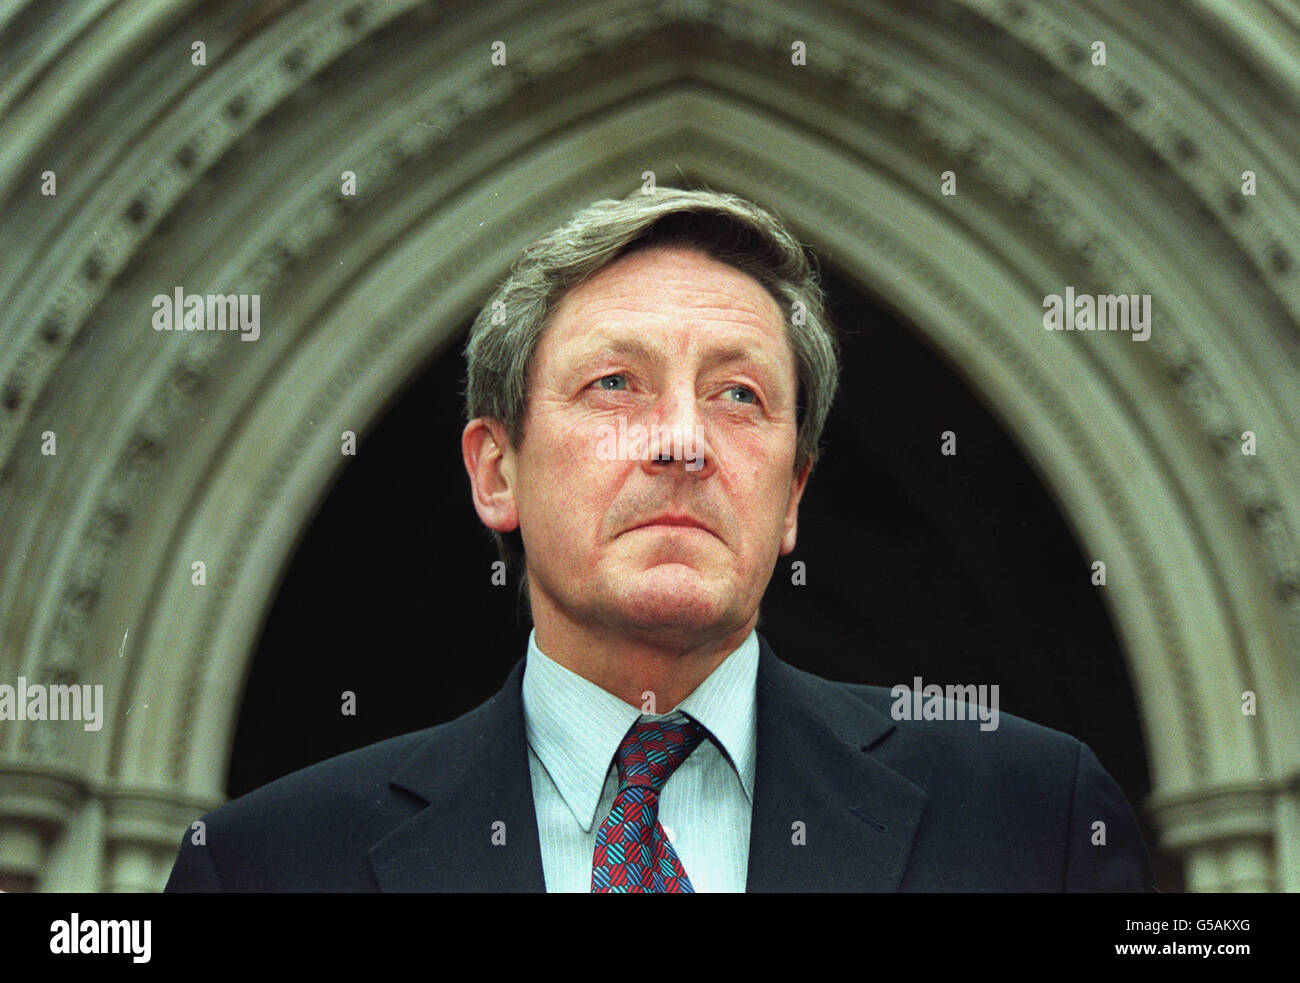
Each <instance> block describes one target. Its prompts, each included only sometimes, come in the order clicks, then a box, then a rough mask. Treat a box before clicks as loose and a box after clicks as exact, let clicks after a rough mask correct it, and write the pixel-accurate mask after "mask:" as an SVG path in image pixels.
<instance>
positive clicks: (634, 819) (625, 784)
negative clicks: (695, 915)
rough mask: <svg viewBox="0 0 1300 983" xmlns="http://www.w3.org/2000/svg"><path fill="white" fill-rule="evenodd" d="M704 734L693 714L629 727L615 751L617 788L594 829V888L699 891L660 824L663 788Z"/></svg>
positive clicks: (629, 891) (620, 891)
mask: <svg viewBox="0 0 1300 983" xmlns="http://www.w3.org/2000/svg"><path fill="white" fill-rule="evenodd" d="M704 734H705V731H704V727H703V726H701V725H700V724H699V723H697V722H696V721H694V720H692V719H691V718H689V717H683V718H681V719H663V720H643V721H639V722H637V723H635V724H633V725H632V727H631V729H629V730H628V732H627V734H626V736H624V738H623V740H622V742H621V743H620V744H619V746H618V751H617V752H615V754H614V762H615V764H617V766H618V793H617V794H616V795H615V796H614V805H613V808H611V809H610V811H609V818H608V819H606V820H605V822H604V824H603V825H602V826H601V827H600V829H599V830H598V831H597V833H596V852H595V855H594V856H593V857H592V864H591V890H592V892H593V893H597V894H645V893H666V894H694V893H695V889H694V888H693V887H691V881H690V878H689V877H687V876H686V871H685V870H684V869H682V864H681V861H680V860H678V859H677V851H676V850H674V849H673V845H672V844H671V843H669V842H668V837H667V836H666V835H665V834H664V828H663V826H662V825H660V823H659V793H660V791H661V790H662V789H663V787H664V784H665V783H666V782H667V781H668V776H669V775H671V774H672V773H673V772H674V771H676V769H677V766H678V765H680V764H681V763H682V762H683V761H685V760H686V759H687V757H688V756H689V755H690V753H691V752H692V751H694V750H695V748H696V747H697V746H698V745H699V743H700V741H702V740H703V739H704Z"/></svg>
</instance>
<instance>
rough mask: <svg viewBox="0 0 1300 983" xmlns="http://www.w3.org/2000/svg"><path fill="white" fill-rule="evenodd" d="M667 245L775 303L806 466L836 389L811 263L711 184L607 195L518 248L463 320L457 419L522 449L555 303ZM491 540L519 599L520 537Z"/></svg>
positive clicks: (799, 454)
mask: <svg viewBox="0 0 1300 983" xmlns="http://www.w3.org/2000/svg"><path fill="white" fill-rule="evenodd" d="M665 245H671V246H684V247H691V248H694V249H698V250H700V251H701V252H703V253H705V254H707V255H709V256H711V257H712V258H713V259H715V260H718V261H719V262H722V263H726V264H728V265H730V266H732V267H734V268H736V269H738V270H740V271H741V272H742V273H746V274H748V275H749V276H751V277H753V278H754V279H755V280H757V281H758V282H759V283H760V284H762V285H763V287H764V288H766V290H767V291H768V293H770V294H771V295H772V297H773V298H774V299H775V300H776V302H777V304H778V305H779V306H780V309H781V313H782V317H783V319H784V321H785V325H786V335H787V337H788V339H789V341H790V346H791V348H792V350H793V352H794V356H795V363H796V368H797V374H798V383H799V387H798V401H797V403H796V420H797V422H798V426H799V431H798V439H797V447H796V452H795V471H796V472H797V471H798V470H799V469H801V468H802V467H803V466H804V465H805V464H815V463H816V461H817V458H818V455H819V453H820V443H819V442H820V439H821V433H822V427H823V426H824V425H825V423H826V416H827V414H828V413H829V412H830V408H831V403H832V402H833V401H834V399H835V391H836V388H837V387H838V385H839V342H838V339H837V338H836V337H835V332H834V330H833V328H832V327H831V324H830V322H829V319H828V318H827V315H826V305H825V296H824V294H823V292H822V288H821V284H820V281H819V277H818V272H817V269H816V267H815V265H814V264H813V262H812V261H811V259H810V257H809V255H808V253H807V252H805V250H804V247H803V246H802V245H801V244H800V243H799V241H798V240H797V239H796V238H795V237H794V236H793V235H792V234H791V233H790V231H789V230H788V229H787V228H786V227H785V226H784V225H783V224H782V223H781V221H780V220H779V219H777V218H776V217H775V216H773V215H771V214H770V213H768V212H767V211H764V210H763V209H762V208H759V207H758V206H757V205H755V204H753V203H751V202H748V201H746V200H745V199H743V198H740V197H737V196H736V195H731V194H723V193H720V192H714V191H691V190H682V189H678V188H660V189H658V190H657V191H656V192H655V193H654V194H651V195H647V194H642V193H640V192H639V191H638V192H635V193H633V194H631V195H629V196H628V197H626V198H623V199H621V200H619V199H613V198H607V199H604V200H603V201H597V202H595V203H594V204H592V205H588V206H587V207H586V208H583V209H581V210H579V211H578V212H576V213H575V214H574V215H573V217H572V218H570V219H569V221H568V222H566V223H565V224H564V225H562V226H560V227H559V228H558V229H556V230H555V231H553V232H550V233H548V234H547V235H544V236H542V237H541V238H540V239H537V240H535V241H534V242H533V243H532V244H531V245H529V246H527V247H526V248H525V249H524V251H523V254H522V255H521V256H520V257H519V259H518V260H516V261H515V263H514V265H513V266H512V267H511V270H510V274H509V276H508V277H507V278H506V279H505V281H504V282H503V283H502V284H501V285H500V286H499V287H498V288H497V291H496V293H494V294H493V295H492V297H491V298H490V299H489V300H488V302H487V303H486V304H485V305H484V306H483V309H482V310H481V311H479V314H478V316H477V317H476V318H475V319H474V324H473V325H472V326H471V327H470V331H469V339H468V341H467V342H466V344H465V351H464V354H465V359H466V362H467V363H468V374H467V380H466V388H465V412H466V420H467V421H469V420H473V419H476V418H478V417H489V418H492V419H495V420H498V421H500V423H501V424H502V425H503V426H504V428H505V431H506V435H507V437H509V439H510V443H511V446H513V447H519V446H521V445H522V443H523V440H524V420H525V417H526V416H527V412H528V384H529V380H530V373H531V369H532V362H533V353H534V352H535V351H536V349H537V344H538V342H539V341H540V340H541V337H542V334H543V332H544V331H545V330H546V327H547V325H548V322H549V321H550V319H551V316H552V315H553V314H554V311H555V308H556V305H557V304H558V303H559V301H560V299H561V298H562V297H563V296H564V295H565V294H566V293H567V292H568V291H569V290H572V289H573V288H574V287H576V286H578V285H579V284H581V283H583V282H584V281H585V280H587V279H589V278H590V277H592V276H594V275H595V274H596V273H598V272H600V271H601V270H602V269H604V268H605V267H607V266H609V265H610V264H611V263H613V262H614V261H615V260H617V259H620V258H621V257H623V256H626V255H627V254H628V253H631V252H634V251H636V250H640V249H645V248H648V247H651V246H665ZM492 536H493V538H494V539H495V540H496V544H497V549H498V551H499V553H500V555H501V557H502V559H503V560H505V561H506V563H507V565H508V566H509V567H511V568H513V569H514V570H516V571H518V572H519V576H520V584H521V596H522V597H525V598H526V597H527V589H528V588H527V571H526V570H525V568H524V565H523V563H522V560H523V537H522V536H521V535H520V534H519V531H518V530H514V531H513V532H511V533H509V534H507V535H505V536H503V535H502V534H500V533H498V532H495V531H493V532H492Z"/></svg>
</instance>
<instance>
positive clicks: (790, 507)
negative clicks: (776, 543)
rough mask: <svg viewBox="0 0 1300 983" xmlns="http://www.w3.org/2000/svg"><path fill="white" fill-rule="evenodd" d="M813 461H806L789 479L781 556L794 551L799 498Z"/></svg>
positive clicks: (805, 484)
mask: <svg viewBox="0 0 1300 983" xmlns="http://www.w3.org/2000/svg"><path fill="white" fill-rule="evenodd" d="M812 466H813V462H812V461H808V462H807V463H806V464H805V465H804V466H803V467H802V468H800V469H799V472H798V473H797V474H796V475H795V476H794V477H793V478H792V479H791V481H790V501H789V502H788V503H786V507H785V529H784V531H783V532H782V534H781V554H780V555H781V556H786V555H787V554H789V553H793V552H794V541H795V533H796V532H797V530H798V525H799V500H800V499H801V498H803V490H804V488H805V487H806V486H807V484H808V475H810V474H811V473H812Z"/></svg>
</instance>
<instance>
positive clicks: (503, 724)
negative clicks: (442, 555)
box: [167, 635, 1153, 891]
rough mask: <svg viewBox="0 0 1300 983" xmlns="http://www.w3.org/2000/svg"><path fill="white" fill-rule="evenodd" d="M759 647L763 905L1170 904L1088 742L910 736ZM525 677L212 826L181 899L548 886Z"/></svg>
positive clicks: (755, 862)
mask: <svg viewBox="0 0 1300 983" xmlns="http://www.w3.org/2000/svg"><path fill="white" fill-rule="evenodd" d="M759 651H760V654H759V663H758V678H757V702H758V706H757V712H758V745H757V755H758V761H757V771H756V775H755V781H754V804H753V821H752V826H751V831H750V841H749V870H748V882H747V890H749V891H1063V890H1064V891H1139V890H1151V889H1153V886H1152V878H1151V870H1150V866H1149V863H1148V860H1147V854H1146V850H1145V848H1144V846H1143V844H1142V840H1141V837H1140V836H1139V834H1138V830H1137V826H1136V823H1135V822H1134V819H1133V814H1132V812H1131V810H1130V809H1129V806H1128V803H1127V802H1126V801H1125V799H1124V796H1123V794H1122V793H1121V792H1120V790H1119V788H1118V787H1117V786H1116V784H1115V782H1114V781H1113V780H1112V779H1111V777H1110V776H1109V775H1108V774H1107V773H1106V771H1105V770H1104V769H1103V768H1102V767H1101V765H1100V764H1099V763H1098V761H1097V759H1096V757H1095V756H1094V755H1093V753H1092V751H1090V750H1089V749H1088V747H1087V745H1085V744H1081V743H1080V742H1079V741H1077V740H1075V739H1074V738H1073V737H1070V736H1068V735H1066V734H1062V733H1060V732H1058V731H1054V730H1049V729H1048V728H1046V727H1041V726H1039V725H1037V724H1032V723H1029V722H1028V721H1025V720H1021V719H1019V718H1017V717H1014V716H1012V715H1010V714H1005V713H1003V714H1000V716H999V726H998V729H997V730H993V731H981V730H980V729H979V723H978V722H977V721H971V720H965V721H959V720H951V721H895V720H893V719H892V717H891V716H890V712H889V710H890V706H891V704H892V703H893V702H894V700H893V697H892V696H891V695H890V691H889V690H888V689H886V688H883V687H877V686H859V685H853V684H849V683H836V682H829V681H827V680H824V679H821V678H819V677H817V676H814V675H811V674H809V673H806V672H802V671H800V670H798V669H795V668H794V667H792V666H789V665H787V664H785V663H784V662H782V661H781V660H779V659H778V658H777V657H776V655H775V654H774V653H773V651H772V649H771V647H770V646H769V645H768V644H767V641H766V640H765V639H763V638H762V636H761V635H760V636H759ZM523 668H524V661H523V660H522V659H521V660H520V661H519V662H518V663H517V664H516V665H515V667H514V669H513V670H512V671H511V673H510V676H509V678H508V679H507V680H506V684H505V686H504V687H503V688H502V689H501V691H500V692H499V693H497V695H496V696H494V697H492V699H490V700H488V701H487V702H486V703H484V704H483V705H482V706H479V707H478V708H476V709H474V710H471V711H470V712H469V713H466V714H464V715H463V716H461V717H458V718H457V719H455V720H453V721H451V722H449V723H445V724H440V725H439V726H436V727H431V728H428V729H426V730H422V731H417V732H416V733H412V734H406V735H404V736H402V737H395V738H392V739H391V740H387V741H383V742H381V743H378V744H373V745H371V746H369V747H364V748H361V749H359V750H357V751H352V752H349V753H347V754H343V755H340V756H338V757H335V758H331V759H330V760H328V761H324V762H321V763H320V764H316V765H313V766H311V767H310V768H305V769H303V770H301V771H298V772H294V773H293V774H291V775H287V776H285V777H284V778H281V779H279V780H277V781H274V782H272V783H270V784H269V785H265V786H263V787H262V788H260V789H258V790H256V791H254V792H251V793H249V794H248V795H245V796H242V797H241V798H239V799H236V800H234V801H233V802H230V803H227V804H226V805H224V806H222V807H221V808H219V809H216V810H215V811H213V812H211V813H209V814H208V815H207V816H205V817H204V822H205V824H206V830H205V834H206V845H203V846H196V845H194V844H193V843H192V841H191V832H190V831H189V830H187V831H186V834H185V837H184V838H183V840H182V846H181V851H180V855H179V856H178V857H177V860H176V864H175V867H174V868H173V870H172V874H171V878H170V879H169V880H168V882H167V890H168V891H544V890H545V882H544V880H543V876H542V858H541V849H540V846H539V844H538V833H537V818H536V815H535V813H534V809H533V793H532V785H531V781H530V778H529V771H528V752H527V746H526V741H525V737H524V715H523V703H522V698H521V682H522V679H523ZM1096 821H1101V822H1104V823H1105V824H1106V826H1105V845H1104V846H1102V845H1094V844H1093V835H1094V834H1093V823H1094V822H1096ZM497 822H502V823H504V824H505V843H504V844H503V845H494V844H493V839H494V837H493V829H494V825H493V824H494V823H497ZM795 823H802V824H803V827H802V829H803V831H804V834H803V835H804V839H805V842H804V843H803V844H802V845H796V843H795V842H794V840H795V839H796V836H795V833H794V832H793V831H794V830H795V829H796V827H795V826H794V824H795ZM498 828H499V827H498ZM496 838H497V839H498V840H499V836H498V837H496Z"/></svg>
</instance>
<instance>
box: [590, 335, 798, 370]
mask: <svg viewBox="0 0 1300 983" xmlns="http://www.w3.org/2000/svg"><path fill="white" fill-rule="evenodd" d="M619 355H623V356H632V357H638V358H641V359H644V360H645V361H647V362H662V361H663V360H664V357H665V356H664V353H663V352H662V351H661V350H660V349H658V348H655V347H653V346H652V345H648V344H646V343H645V342H644V341H640V340H638V339H636V338H618V339H611V340H609V341H607V342H605V343H603V344H601V345H599V346H598V347H596V348H592V349H586V350H583V351H580V352H579V353H578V354H577V356H576V359H577V361H578V362H580V363H585V362H589V361H595V360H599V359H605V358H612V357H616V356H619ZM746 361H748V362H752V363H753V364H754V365H756V366H757V367H758V368H760V369H762V370H763V371H764V372H766V373H768V374H769V375H772V376H777V375H779V373H778V372H777V367H776V365H775V364H774V363H773V361H772V359H770V358H768V357H767V356H766V355H762V354H758V353H756V352H754V350H753V349H750V348H746V347H745V346H743V345H730V346H728V347H726V348H720V349H717V350H716V351H711V352H709V353H708V354H706V355H705V357H704V361H703V366H702V367H703V368H705V369H711V368H714V367H716V366H718V365H727V364H729V363H731V362H746Z"/></svg>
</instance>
